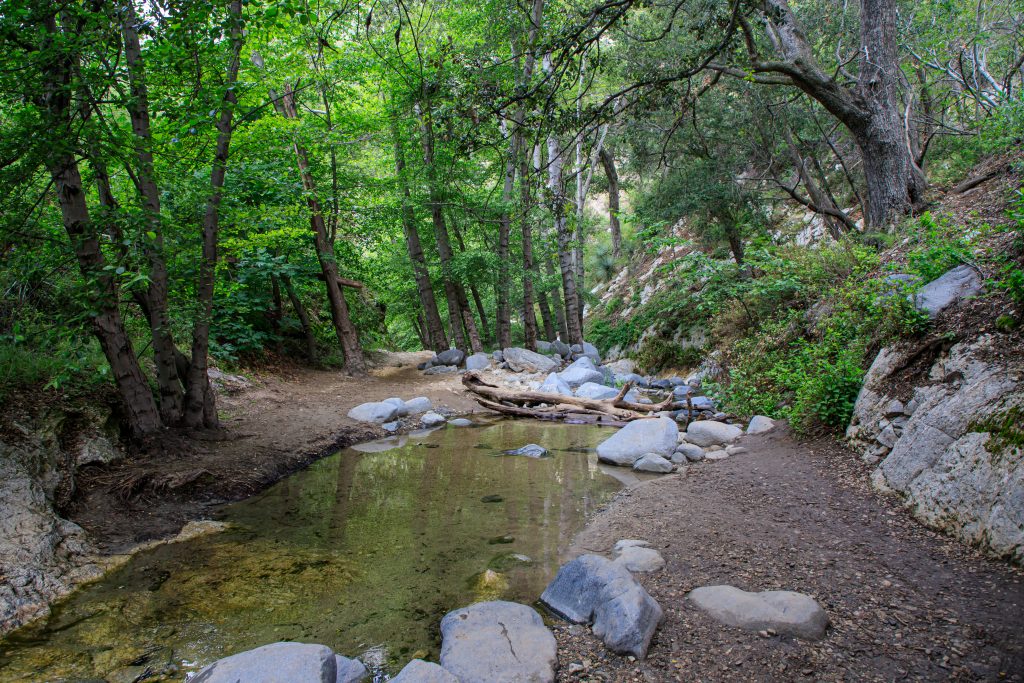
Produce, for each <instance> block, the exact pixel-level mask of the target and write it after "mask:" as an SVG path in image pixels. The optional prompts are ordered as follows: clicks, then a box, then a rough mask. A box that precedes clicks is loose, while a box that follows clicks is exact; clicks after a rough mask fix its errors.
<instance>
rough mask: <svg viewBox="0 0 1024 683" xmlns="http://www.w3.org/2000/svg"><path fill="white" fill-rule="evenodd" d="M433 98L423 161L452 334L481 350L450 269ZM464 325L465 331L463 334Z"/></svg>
mask: <svg viewBox="0 0 1024 683" xmlns="http://www.w3.org/2000/svg"><path fill="white" fill-rule="evenodd" d="M430 107H431V104H430V100H429V99H427V98H424V102H423V107H422V110H421V112H420V118H421V122H422V126H423V163H424V164H425V165H426V167H427V182H428V185H429V187H428V191H429V200H430V218H431V221H432V222H433V224H434V238H435V241H436V242H437V251H438V255H439V256H440V257H441V267H442V269H443V270H444V285H445V295H446V297H447V299H448V317H449V319H450V321H451V330H452V338H453V340H454V341H455V344H456V346H458V347H459V348H461V349H462V350H463V351H465V350H467V348H466V343H467V341H468V343H469V349H470V350H472V351H473V352H476V351H482V350H483V344H481V343H480V334H479V333H478V332H477V329H476V323H475V322H474V321H473V312H472V311H471V310H470V309H469V299H468V298H467V297H466V289H465V287H463V285H462V283H461V282H459V281H458V280H456V279H455V277H454V275H453V274H452V271H451V265H452V261H453V254H452V247H451V239H450V237H449V234H448V223H447V221H446V220H445V215H444V198H443V196H442V194H441V188H440V186H439V184H438V182H439V181H438V178H437V168H436V166H435V164H434V124H433V115H432V112H431V110H430ZM463 327H465V334H463Z"/></svg>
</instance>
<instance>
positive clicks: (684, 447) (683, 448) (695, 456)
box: [676, 443, 704, 462]
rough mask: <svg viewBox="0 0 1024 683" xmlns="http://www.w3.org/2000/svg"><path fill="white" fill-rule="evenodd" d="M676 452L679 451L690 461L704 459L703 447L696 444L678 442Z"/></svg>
mask: <svg viewBox="0 0 1024 683" xmlns="http://www.w3.org/2000/svg"><path fill="white" fill-rule="evenodd" d="M676 453H681V454H682V455H683V456H684V457H685V458H686V459H687V460H689V461H690V462H700V461H701V460H703V459H704V449H703V448H701V447H700V446H698V445H697V444H692V443H682V444H679V447H678V448H676Z"/></svg>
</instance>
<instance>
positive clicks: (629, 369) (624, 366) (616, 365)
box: [604, 358, 636, 375]
mask: <svg viewBox="0 0 1024 683" xmlns="http://www.w3.org/2000/svg"><path fill="white" fill-rule="evenodd" d="M604 366H605V367H606V368H608V369H609V370H611V371H612V372H614V373H615V374H616V375H629V374H633V373H635V372H636V363H634V362H633V361H631V360H629V359H628V358H622V359H620V360H613V361H612V362H610V363H605V364H604Z"/></svg>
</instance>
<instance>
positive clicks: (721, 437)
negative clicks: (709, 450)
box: [686, 420, 743, 446]
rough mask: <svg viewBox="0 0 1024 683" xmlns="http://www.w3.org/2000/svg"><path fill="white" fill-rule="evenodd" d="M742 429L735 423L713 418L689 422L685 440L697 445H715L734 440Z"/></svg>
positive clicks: (738, 436)
mask: <svg viewBox="0 0 1024 683" xmlns="http://www.w3.org/2000/svg"><path fill="white" fill-rule="evenodd" d="M742 435H743V430H742V429H740V428H739V427H737V426H735V425H728V424H725V423H724V422H716V421H714V420H700V421H698V422H691V423H690V426H688V427H687V428H686V440H687V441H689V442H690V443H693V444H697V445H698V446H715V445H720V444H727V443H731V442H733V441H735V440H736V439H738V438H740V436H742Z"/></svg>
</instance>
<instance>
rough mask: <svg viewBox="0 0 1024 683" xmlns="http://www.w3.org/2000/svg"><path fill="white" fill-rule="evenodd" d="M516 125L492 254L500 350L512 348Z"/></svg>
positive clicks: (503, 122) (512, 132) (510, 147)
mask: <svg viewBox="0 0 1024 683" xmlns="http://www.w3.org/2000/svg"><path fill="white" fill-rule="evenodd" d="M517 113H518V112H517ZM520 125H522V124H521V120H520V121H519V122H514V125H513V128H512V131H511V133H510V134H508V150H507V152H506V157H505V170H504V182H503V183H502V187H501V202H502V209H501V216H500V218H499V219H498V249H497V254H496V255H497V257H498V274H497V283H496V286H495V290H496V291H495V294H496V295H497V297H496V298H497V307H496V310H495V318H496V321H495V323H494V324H495V333H496V337H497V342H498V348H500V349H506V348H508V347H510V346H512V322H511V305H510V303H509V299H510V297H509V291H510V290H511V289H512V287H511V283H510V282H509V274H508V261H509V235H510V233H511V232H512V218H511V216H510V214H509V206H510V205H511V204H512V190H513V189H514V186H515V181H516V158H517V157H518V156H519V140H520V131H519V126H520ZM500 128H501V130H502V132H507V130H508V126H507V125H506V123H505V120H504V119H502V121H501V126H500ZM520 182H522V181H520Z"/></svg>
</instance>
